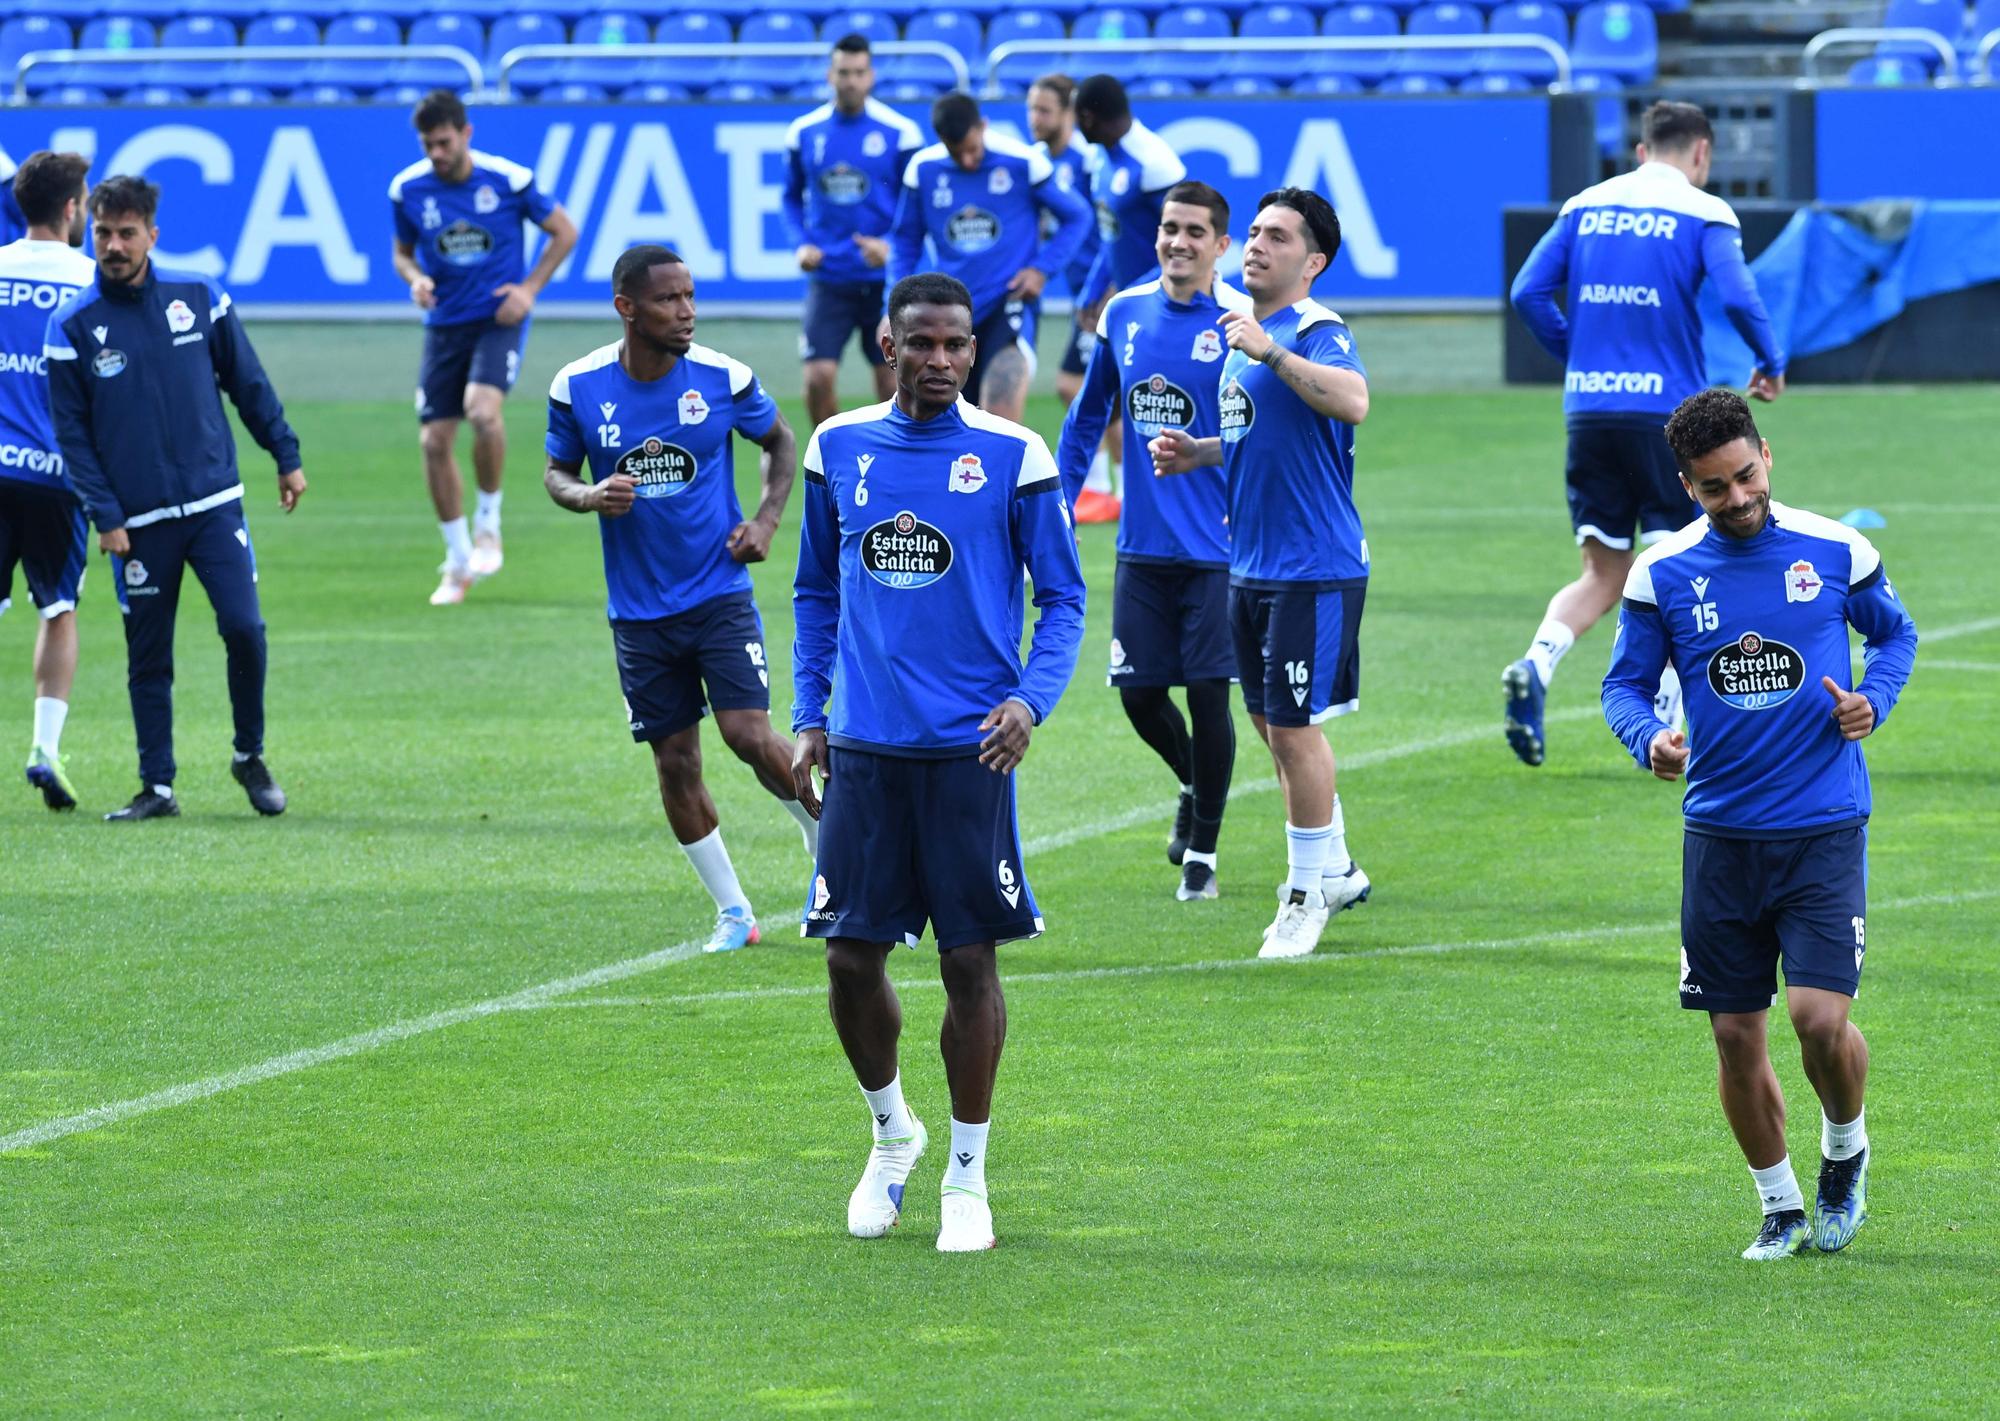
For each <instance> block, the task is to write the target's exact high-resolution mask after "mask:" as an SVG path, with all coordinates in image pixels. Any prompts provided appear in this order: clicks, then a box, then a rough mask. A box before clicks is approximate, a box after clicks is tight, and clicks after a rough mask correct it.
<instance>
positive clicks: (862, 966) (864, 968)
mask: <svg viewBox="0 0 2000 1421" xmlns="http://www.w3.org/2000/svg"><path fill="white" fill-rule="evenodd" d="M882 968H883V962H882V954H881V953H880V952H878V951H876V950H875V949H874V948H873V947H870V946H868V945H867V944H866V943H858V942H849V941H848V940H847V939H845V938H837V937H835V938H828V939H827V941H826V975H827V980H828V981H830V982H831V983H832V984H833V986H834V988H835V990H837V991H845V992H867V991H871V990H873V989H874V988H875V987H877V986H879V985H880V984H881V981H882V975H883V973H882Z"/></svg>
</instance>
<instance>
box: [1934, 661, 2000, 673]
mask: <svg viewBox="0 0 2000 1421" xmlns="http://www.w3.org/2000/svg"><path fill="white" fill-rule="evenodd" d="M1917 665H1918V666H1919V667H1921V668H1922V669H1923V670H1925V671H2000V661H1919V662H1918V663H1917Z"/></svg>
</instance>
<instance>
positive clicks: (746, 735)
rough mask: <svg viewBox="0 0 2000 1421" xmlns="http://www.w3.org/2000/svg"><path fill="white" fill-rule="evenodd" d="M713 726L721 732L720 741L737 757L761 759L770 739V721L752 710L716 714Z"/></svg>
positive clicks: (741, 758)
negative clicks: (734, 713)
mask: <svg viewBox="0 0 2000 1421" xmlns="http://www.w3.org/2000/svg"><path fill="white" fill-rule="evenodd" d="M715 728H716V729H717V730H719V731H721V732H722V743H723V744H724V745H727V746H728V747H729V750H730V753H731V754H733V755H735V756H736V758H737V759H739V760H751V761H756V760H761V759H763V757H764V753H765V751H766V750H767V749H768V745H767V742H768V741H769V740H770V739H771V722H770V721H769V720H768V719H767V718H766V717H764V716H761V715H758V714H757V713H756V712H754V711H751V712H747V713H743V714H737V715H731V714H729V713H727V712H724V713H721V714H718V715H717V716H716V718H715Z"/></svg>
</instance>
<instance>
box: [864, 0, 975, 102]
mask: <svg viewBox="0 0 2000 1421" xmlns="http://www.w3.org/2000/svg"><path fill="white" fill-rule="evenodd" d="M903 38H904V39H906V40H929V41H930V42H931V43H932V44H943V45H949V46H950V47H951V48H953V49H955V50H957V51H958V57H959V58H960V59H963V60H964V61H965V68H966V72H967V73H968V74H970V75H971V76H972V77H973V78H974V79H977V78H978V77H979V70H980V61H981V59H982V58H983V57H984V55H985V53H986V37H985V35H984V33H983V32H982V31H981V29H980V25H979V21H978V20H976V19H974V18H973V17H972V16H971V15H968V14H966V13H965V12H964V11H963V10H925V11H922V12H921V13H919V14H917V15H916V16H914V17H913V18H912V19H911V20H910V23H909V26H908V28H907V29H905V30H904V32H903ZM876 68H877V69H879V70H880V71H881V74H882V77H883V78H884V79H886V80H888V81H889V82H891V83H895V84H915V85H919V86H922V87H923V88H925V89H927V90H929V91H931V92H933V93H935V92H937V91H940V90H944V89H949V88H950V87H951V86H952V85H953V84H955V83H957V82H958V76H957V75H955V74H953V73H952V72H951V68H950V66H949V65H947V64H946V63H945V62H944V61H943V60H941V59H931V58H929V57H927V56H925V55H920V54H903V55H889V56H887V57H886V58H883V59H878V60H877V61H876Z"/></svg>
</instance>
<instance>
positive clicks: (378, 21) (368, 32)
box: [321, 11, 403, 48]
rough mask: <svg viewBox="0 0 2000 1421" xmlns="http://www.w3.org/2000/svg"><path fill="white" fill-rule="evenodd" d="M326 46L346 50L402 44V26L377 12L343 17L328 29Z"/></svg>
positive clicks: (324, 41)
mask: <svg viewBox="0 0 2000 1421" xmlns="http://www.w3.org/2000/svg"><path fill="white" fill-rule="evenodd" d="M321 42H322V43H324V44H328V45H334V46H339V47H344V48H351V47H354V46H357V45H383V44H401V43H402V42H403V30H402V26H400V25H398V24H397V23H396V22H395V21H394V20H392V19H390V18H389V17H388V16H386V15H382V14H379V13H375V12H372V11H371V12H369V13H367V14H355V15H342V16H341V17H340V18H339V19H337V20H335V21H334V22H333V23H332V24H330V25H328V26H327V27H326V36H325V38H324V39H323V40H322V41H321Z"/></svg>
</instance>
